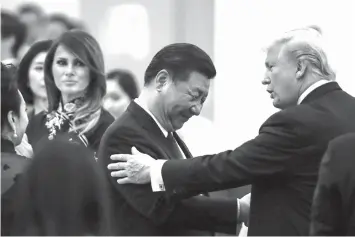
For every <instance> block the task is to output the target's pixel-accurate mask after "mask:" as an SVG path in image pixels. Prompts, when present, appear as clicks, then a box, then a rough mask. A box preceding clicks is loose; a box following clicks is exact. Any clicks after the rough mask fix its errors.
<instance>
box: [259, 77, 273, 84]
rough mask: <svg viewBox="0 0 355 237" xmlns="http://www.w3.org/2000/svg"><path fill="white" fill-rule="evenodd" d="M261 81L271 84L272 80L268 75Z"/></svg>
mask: <svg viewBox="0 0 355 237" xmlns="http://www.w3.org/2000/svg"><path fill="white" fill-rule="evenodd" d="M261 83H262V84H263V85H269V84H270V83H271V80H270V79H269V78H268V77H265V78H264V79H263V80H262V81H261Z"/></svg>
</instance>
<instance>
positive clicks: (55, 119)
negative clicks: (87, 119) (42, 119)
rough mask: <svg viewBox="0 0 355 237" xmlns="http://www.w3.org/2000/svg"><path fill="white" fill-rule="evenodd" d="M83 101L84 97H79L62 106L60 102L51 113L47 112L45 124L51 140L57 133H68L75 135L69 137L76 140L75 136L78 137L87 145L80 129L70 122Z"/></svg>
mask: <svg viewBox="0 0 355 237" xmlns="http://www.w3.org/2000/svg"><path fill="white" fill-rule="evenodd" d="M84 101H85V98H84V97H79V98H76V99H74V100H72V101H70V102H68V103H66V104H65V105H64V106H63V105H62V103H59V106H58V109H57V110H53V111H52V112H51V113H48V114H47V122H46V124H45V125H46V127H47V129H48V132H49V135H48V139H49V140H53V139H54V137H55V136H56V135H57V134H58V133H68V134H70V135H75V136H71V138H70V139H75V140H77V139H76V138H79V140H80V142H81V143H83V144H84V145H85V146H86V147H87V146H88V145H89V142H88V140H87V138H86V136H85V135H84V134H81V133H80V131H77V130H76V129H75V128H74V124H73V123H72V121H73V119H74V114H75V111H76V110H77V108H80V107H81V106H82V104H83V103H84ZM79 122H80V121H79ZM83 122H84V121H83Z"/></svg>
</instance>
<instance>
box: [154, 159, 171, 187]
mask: <svg viewBox="0 0 355 237" xmlns="http://www.w3.org/2000/svg"><path fill="white" fill-rule="evenodd" d="M166 161H167V160H156V161H155V162H153V165H152V166H151V167H150V183H151V185H152V190H153V192H163V191H165V186H164V181H163V176H162V174H161V170H162V168H163V165H164V163H165V162H166Z"/></svg>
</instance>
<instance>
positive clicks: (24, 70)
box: [17, 40, 53, 105]
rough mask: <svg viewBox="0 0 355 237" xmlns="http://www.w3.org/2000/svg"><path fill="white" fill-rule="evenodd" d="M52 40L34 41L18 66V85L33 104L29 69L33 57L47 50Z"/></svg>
mask: <svg viewBox="0 0 355 237" xmlns="http://www.w3.org/2000/svg"><path fill="white" fill-rule="evenodd" d="M52 42H53V41H52V40H43V41H38V42H36V43H34V44H33V45H32V46H31V48H30V49H29V50H28V51H27V53H26V54H25V56H24V57H23V58H22V60H21V62H20V64H19V66H18V74H17V75H18V77H17V78H18V79H17V81H18V87H19V90H20V91H21V93H22V96H23V99H24V100H25V102H26V104H29V105H32V104H33V91H32V90H31V89H30V87H29V85H28V81H29V78H28V71H29V69H30V66H31V63H32V61H33V59H34V58H35V57H36V56H37V55H38V54H39V53H42V52H47V51H48V50H49V48H50V47H51V45H52Z"/></svg>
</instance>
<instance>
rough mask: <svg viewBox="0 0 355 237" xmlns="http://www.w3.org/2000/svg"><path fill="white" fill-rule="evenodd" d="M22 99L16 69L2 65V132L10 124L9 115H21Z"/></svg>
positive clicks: (8, 65)
mask: <svg viewBox="0 0 355 237" xmlns="http://www.w3.org/2000/svg"><path fill="white" fill-rule="evenodd" d="M20 106H21V98H20V94H19V93H18V89H17V83H16V67H15V66H14V65H12V64H7V65H5V64H3V63H1V130H3V128H4V126H5V125H7V124H8V120H7V115H8V113H9V112H10V111H13V112H14V113H15V114H16V115H19V114H20Z"/></svg>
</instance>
